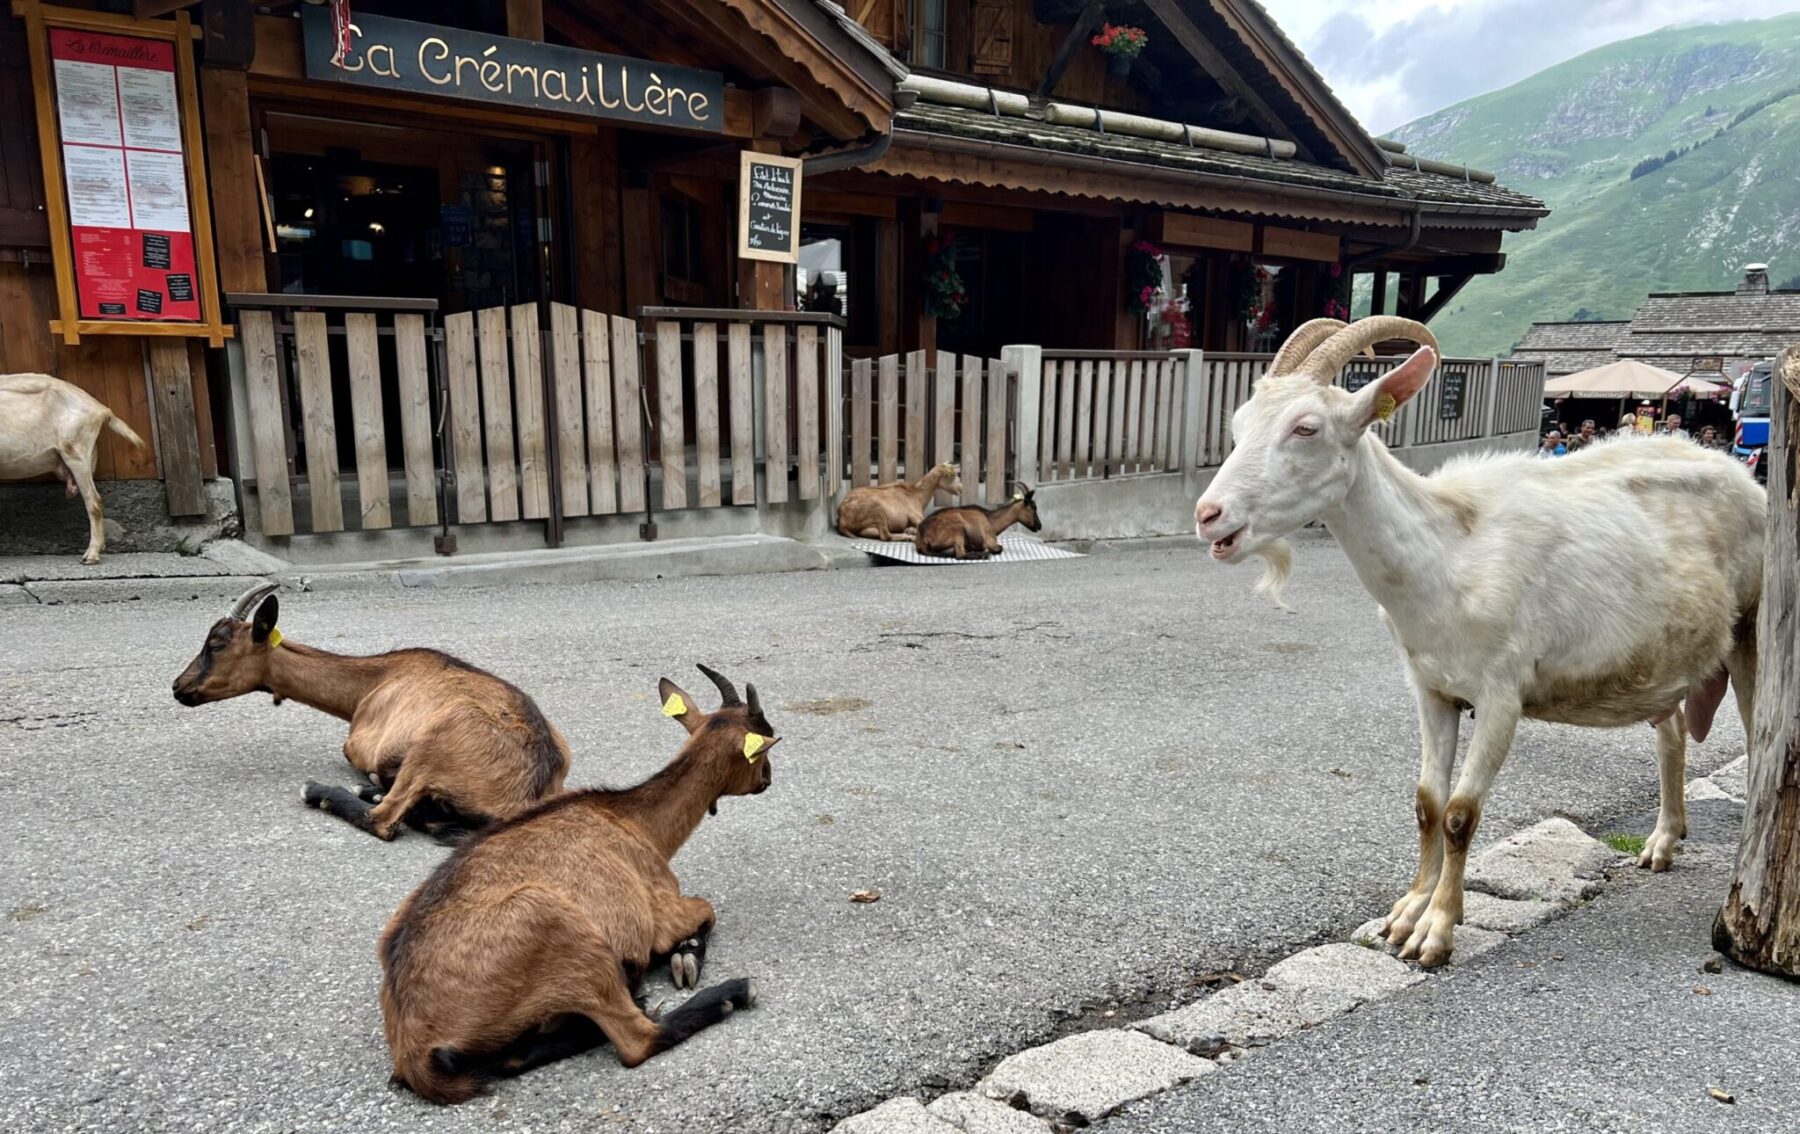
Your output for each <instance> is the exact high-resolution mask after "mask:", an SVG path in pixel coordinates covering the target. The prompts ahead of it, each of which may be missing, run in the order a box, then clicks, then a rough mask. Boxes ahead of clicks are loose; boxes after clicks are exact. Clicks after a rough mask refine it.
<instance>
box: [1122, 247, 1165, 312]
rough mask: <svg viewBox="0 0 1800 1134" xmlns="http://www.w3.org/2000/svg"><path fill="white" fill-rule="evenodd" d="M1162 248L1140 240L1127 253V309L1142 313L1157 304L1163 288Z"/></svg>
mask: <svg viewBox="0 0 1800 1134" xmlns="http://www.w3.org/2000/svg"><path fill="white" fill-rule="evenodd" d="M1162 283H1163V270H1162V249H1160V248H1158V247H1157V246H1156V245H1154V244H1152V243H1150V242H1149V241H1148V240H1140V241H1138V242H1137V243H1136V244H1133V245H1132V246H1131V249H1130V251H1128V252H1126V253H1125V309H1126V310H1127V311H1129V312H1131V313H1132V314H1133V315H1142V314H1144V313H1145V312H1147V311H1149V310H1150V309H1151V308H1152V307H1154V306H1155V305H1156V293H1157V292H1159V291H1161V290H1162Z"/></svg>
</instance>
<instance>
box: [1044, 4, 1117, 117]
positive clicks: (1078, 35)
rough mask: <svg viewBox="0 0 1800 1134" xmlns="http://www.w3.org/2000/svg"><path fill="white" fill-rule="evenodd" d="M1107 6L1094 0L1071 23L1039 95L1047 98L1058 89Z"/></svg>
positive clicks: (1051, 61) (1045, 73)
mask: <svg viewBox="0 0 1800 1134" xmlns="http://www.w3.org/2000/svg"><path fill="white" fill-rule="evenodd" d="M1105 13H1106V6H1105V5H1104V4H1102V3H1100V0H1093V3H1090V4H1089V5H1088V6H1087V7H1086V8H1083V9H1082V10H1081V15H1079V16H1077V17H1075V22H1074V23H1073V24H1071V25H1069V34H1068V35H1067V36H1065V37H1063V41H1062V45H1061V46H1060V47H1058V48H1057V49H1056V55H1055V56H1054V57H1053V58H1052V59H1051V60H1050V66H1049V68H1048V69H1046V70H1045V71H1044V77H1043V79H1042V80H1041V81H1040V82H1039V83H1038V87H1037V95H1038V97H1039V98H1046V97H1048V96H1049V95H1050V93H1051V92H1052V91H1054V90H1056V84H1058V83H1060V82H1062V77H1063V72H1064V71H1067V70H1068V69H1069V64H1070V63H1072V62H1074V61H1075V52H1076V51H1077V50H1078V49H1079V48H1080V47H1081V45H1082V44H1084V43H1086V42H1087V41H1088V38H1089V36H1091V35H1092V34H1093V32H1094V29H1095V28H1097V27H1099V25H1100V18H1101V17H1102V16H1103V15H1105Z"/></svg>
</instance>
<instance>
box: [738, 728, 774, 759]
mask: <svg viewBox="0 0 1800 1134" xmlns="http://www.w3.org/2000/svg"><path fill="white" fill-rule="evenodd" d="M768 742H769V741H768V738H767V737H762V736H758V735H756V734H755V733H754V732H747V733H745V734H744V759H746V760H748V761H750V762H751V763H752V764H754V763H756V754H757V753H758V752H761V751H762V747H763V745H765V744H767V743H768Z"/></svg>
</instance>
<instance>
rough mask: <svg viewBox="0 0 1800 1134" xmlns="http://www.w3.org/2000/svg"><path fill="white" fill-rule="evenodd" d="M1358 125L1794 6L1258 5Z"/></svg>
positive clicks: (1643, 1) (1785, 1)
mask: <svg viewBox="0 0 1800 1134" xmlns="http://www.w3.org/2000/svg"><path fill="white" fill-rule="evenodd" d="M1261 3H1262V5H1263V7H1265V8H1267V9H1268V10H1269V14H1270V15H1272V16H1273V17H1274V18H1275V21H1276V23H1278V24H1280V25H1281V28H1282V30H1283V31H1285V32H1286V33H1287V35H1288V38H1290V39H1292V40H1293V41H1294V42H1295V43H1297V44H1299V45H1300V49H1301V50H1302V51H1304V52H1306V55H1307V58H1309V59H1311V60H1312V63H1313V66H1314V67H1316V68H1318V70H1319V72H1320V73H1321V74H1323V75H1324V76H1325V81H1326V82H1328V83H1329V84H1330V85H1331V88H1332V90H1333V91H1335V92H1336V93H1337V96H1338V97H1339V98H1340V99H1342V100H1343V101H1344V103H1345V105H1347V106H1348V107H1349V108H1350V111H1351V113H1353V114H1355V115H1356V116H1357V118H1358V119H1360V120H1361V121H1362V123H1363V124H1364V125H1365V126H1368V127H1369V128H1371V129H1373V130H1391V129H1393V128H1394V127H1396V126H1400V125H1403V124H1405V123H1407V122H1410V121H1412V120H1413V119H1415V118H1418V117H1419V116H1421V115H1424V114H1429V113H1431V112H1432V111H1434V110H1439V109H1442V108H1443V107H1446V106H1449V105H1450V104H1451V103H1454V102H1459V101H1461V100H1462V99H1465V98H1469V97H1471V96H1474V95H1478V94H1481V93H1483V92H1485V91H1491V90H1496V89H1498V88H1500V87H1504V86H1507V85H1508V84H1510V83H1515V82H1518V81H1519V80H1520V79H1523V78H1525V77H1527V76H1529V75H1532V74H1535V73H1536V72H1538V71H1541V70H1543V69H1544V68H1546V67H1549V66H1551V65H1552V64H1555V63H1560V62H1562V61H1563V60H1565V59H1570V58H1573V57H1574V56H1576V55H1579V54H1581V53H1582V52H1584V51H1590V50H1592V49H1593V48H1596V47H1599V46H1601V45H1603V44H1607V43H1611V42H1613V41H1615V40H1620V39H1629V38H1631V37H1632V36H1636V35H1643V34H1644V33H1646V32H1651V31H1655V30H1656V29H1657V28H1662V27H1667V26H1669V25H1670V24H1681V23H1707V22H1715V21H1723V20H1743V19H1756V18H1760V17H1764V16H1773V15H1777V14H1780V13H1783V12H1788V11H1792V10H1793V8H1794V3H1793V0H1385V2H1375V3H1368V4H1364V5H1361V6H1349V5H1346V4H1344V3H1343V2H1342V0H1261Z"/></svg>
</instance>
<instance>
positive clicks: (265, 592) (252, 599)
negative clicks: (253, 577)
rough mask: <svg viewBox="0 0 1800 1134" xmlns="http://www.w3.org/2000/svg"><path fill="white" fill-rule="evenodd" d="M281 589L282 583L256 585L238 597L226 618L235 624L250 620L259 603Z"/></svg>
mask: <svg viewBox="0 0 1800 1134" xmlns="http://www.w3.org/2000/svg"><path fill="white" fill-rule="evenodd" d="M280 589H281V584H280V583H258V584H256V585H255V586H254V587H251V588H250V589H249V590H247V591H245V592H244V593H243V594H241V595H239V596H238V600H237V601H236V602H234V603H232V604H231V609H230V610H229V611H227V612H226V613H225V617H227V618H229V619H231V620H232V621H233V622H244V621H247V620H248V619H249V618H250V612H251V611H253V610H255V609H256V604H257V603H259V602H261V601H262V600H264V599H266V598H268V597H269V596H270V595H272V594H274V593H275V592H276V591H278V590H280Z"/></svg>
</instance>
